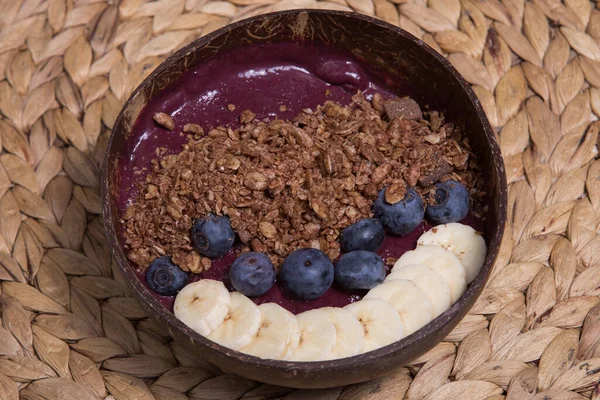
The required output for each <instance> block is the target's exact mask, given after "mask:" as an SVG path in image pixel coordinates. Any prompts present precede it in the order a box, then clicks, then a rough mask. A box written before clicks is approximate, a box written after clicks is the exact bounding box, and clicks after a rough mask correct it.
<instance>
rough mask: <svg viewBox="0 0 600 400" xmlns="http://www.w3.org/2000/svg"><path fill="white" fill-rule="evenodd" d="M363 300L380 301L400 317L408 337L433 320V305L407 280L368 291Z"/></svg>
mask: <svg viewBox="0 0 600 400" xmlns="http://www.w3.org/2000/svg"><path fill="white" fill-rule="evenodd" d="M364 299H381V300H383V301H385V302H387V303H389V304H390V305H391V306H392V307H393V308H394V309H395V310H396V312H397V313H398V314H399V315H400V319H401V320H402V323H403V325H404V334H405V335H407V336H408V335H410V334H411V333H413V332H415V331H417V330H418V329H420V328H421V327H423V326H424V325H426V324H428V323H429V322H430V321H431V320H432V319H433V318H434V307H433V304H431V302H430V301H429V299H428V298H427V295H426V294H425V292H423V291H422V290H421V289H419V288H418V287H417V286H416V285H415V284H414V283H412V282H411V281H409V280H407V279H397V280H391V281H388V280H387V279H386V281H385V282H383V283H382V284H381V285H379V286H377V287H374V288H373V289H371V290H369V293H367V294H366V296H365V297H364Z"/></svg>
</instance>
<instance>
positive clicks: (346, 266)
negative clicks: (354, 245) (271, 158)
mask: <svg viewBox="0 0 600 400" xmlns="http://www.w3.org/2000/svg"><path fill="white" fill-rule="evenodd" d="M384 279H385V265H384V264H383V260H382V259H381V257H379V256H378V255H377V254H375V253H373V252H371V251H365V250H355V251H351V252H350V253H346V254H344V255H342V256H341V257H340V258H339V260H338V261H337V262H336V263H335V281H336V282H337V283H338V285H340V286H341V287H343V288H344V289H346V290H367V289H372V288H374V287H375V286H377V285H379V284H380V283H381V282H383V280H384Z"/></svg>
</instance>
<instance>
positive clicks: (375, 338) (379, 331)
mask: <svg viewBox="0 0 600 400" xmlns="http://www.w3.org/2000/svg"><path fill="white" fill-rule="evenodd" d="M382 285H383V284H382ZM379 286H381V285H379ZM379 286H378V287H379ZM344 308H345V309H347V310H348V311H350V312H351V313H352V314H354V316H356V318H357V319H358V321H359V322H360V323H361V324H362V326H363V330H364V335H365V338H364V344H363V349H362V352H363V353H366V352H367V351H371V350H375V349H378V348H380V347H383V346H387V345H388V344H390V343H394V342H395V341H397V340H400V339H402V338H403V337H404V335H405V329H404V325H403V324H402V319H401V318H400V315H398V313H397V312H396V310H395V309H394V307H392V306H391V305H390V304H389V303H387V302H385V301H383V300H381V299H376V298H371V299H367V298H363V299H362V300H360V301H357V302H356V303H350V304H348V305H347V306H346V307H344Z"/></svg>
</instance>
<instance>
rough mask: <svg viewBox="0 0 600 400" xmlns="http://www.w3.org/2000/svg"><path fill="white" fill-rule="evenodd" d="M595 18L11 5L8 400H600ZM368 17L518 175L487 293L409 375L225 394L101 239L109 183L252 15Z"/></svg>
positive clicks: (436, 1)
mask: <svg viewBox="0 0 600 400" xmlns="http://www.w3.org/2000/svg"><path fill="white" fill-rule="evenodd" d="M596 6H597V5H596V4H594V3H593V2H589V1H587V0H564V1H560V0H533V1H525V0H428V1H426V0H329V1H321V2H318V1H315V0H284V1H277V0H230V1H208V0H159V1H147V0H121V1H118V0H108V1H106V0H0V113H1V116H0V149H1V154H0V282H1V289H0V292H1V296H0V299H1V324H0V399H2V400H5V399H8V400H13V399H17V398H19V397H20V398H24V399H59V398H60V399H76V400H87V399H117V400H121V399H127V400H134V399H135V400H146V399H158V400H163V399H173V400H179V399H182V400H183V399H186V398H189V399H231V400H234V399H253V400H257V399H280V398H285V399H296V400H298V399H328V400H329V399H330V400H338V399H339V400H342V399H344V400H349V399H370V400H382V399H402V398H406V399H422V398H425V399H460V400H464V399H487V400H492V399H493V400H500V399H511V400H515V399H517V400H522V399H525V400H527V399H536V400H537V399H540V400H541V399H548V400H558V399H584V398H585V399H588V398H592V399H600V384H599V382H600V234H599V232H600V231H599V221H600V160H599V159H598V151H597V141H598V131H599V128H600V123H599V122H597V121H596V120H597V115H600V10H598V9H596ZM302 7H311V8H331V9H338V10H355V11H358V12H361V13H365V14H369V15H375V16H377V17H380V18H382V19H384V20H386V21H388V22H390V23H392V24H396V25H399V26H401V27H402V28H404V29H406V30H408V31H410V32H411V33H413V34H414V35H416V36H418V37H419V38H422V39H423V40H424V41H425V42H427V43H428V44H429V45H431V46H432V47H433V48H435V49H436V50H437V51H439V52H441V53H443V54H444V55H445V56H447V57H448V59H449V60H450V61H451V62H452V64H454V66H456V68H457V69H458V70H459V71H460V72H461V73H462V74H463V75H464V76H465V78H466V79H467V80H468V81H469V82H470V83H471V84H472V85H473V89H474V90H475V92H476V93H477V95H478V96H479V99H480V100H481V102H482V104H483V106H484V108H485V111H486V113H487V115H488V118H489V120H490V122H491V124H492V125H493V126H494V127H495V128H496V131H497V132H498V136H499V140H500V144H501V147H502V153H503V154H504V157H505V160H506V167H507V168H506V169H507V172H508V181H509V184H510V191H509V207H508V210H509V217H508V218H509V225H508V228H507V231H506V233H505V240H504V242H503V245H502V248H501V251H500V255H499V257H498V261H497V263H496V265H495V267H494V270H493V273H492V276H491V278H490V280H489V283H488V285H487V288H486V289H485V291H484V293H483V294H482V296H481V298H480V299H479V301H478V302H477V304H476V305H475V306H474V308H473V309H472V310H471V312H470V314H469V315H468V316H467V317H466V318H465V319H464V320H463V321H462V322H461V323H460V324H459V325H458V327H457V328H456V329H455V330H454V331H453V332H452V333H451V334H450V335H449V336H448V337H447V338H446V339H445V341H444V342H442V343H440V344H439V345H438V346H436V347H435V348H434V349H433V350H431V351H430V352H429V353H427V354H425V355H424V356H422V357H421V358H419V359H418V360H415V362H414V364H413V365H410V366H407V367H406V368H404V369H402V370H401V371H400V372H399V373H397V374H395V375H393V376H390V377H386V378H382V379H379V380H376V381H372V382H368V383H364V384H358V385H352V386H347V387H344V388H336V389H328V390H316V391H309V390H292V389H286V388H281V387H275V386H271V385H264V384H259V383H256V382H251V381H247V380H243V379H239V378H236V377H232V376H228V375H223V374H221V373H220V372H219V371H217V370H215V369H214V368H212V367H211V366H209V365H206V364H204V363H202V362H200V361H198V360H196V359H193V358H191V357H189V356H188V355H187V353H186V351H185V350H184V348H183V347H181V346H180V345H179V344H178V343H176V342H173V341H172V340H171V339H170V338H169V337H168V335H167V334H165V332H164V331H163V330H162V329H161V327H160V326H157V325H156V324H155V323H153V322H152V321H151V320H149V319H148V318H147V316H146V315H145V314H144V313H143V312H142V311H141V309H140V307H139V306H138V305H137V303H136V301H135V300H134V299H133V298H132V297H131V294H130V293H129V292H128V291H127V289H126V288H125V286H124V284H123V282H122V278H121V277H120V276H118V275H117V274H116V273H115V267H114V264H112V262H111V258H110V255H109V249H108V245H107V242H106V239H105V237H104V233H103V225H102V220H101V202H100V197H99V189H98V187H99V165H100V162H101V160H102V158H103V156H104V152H105V148H106V144H107V139H108V137H109V134H110V129H111V128H112V126H113V123H114V121H115V117H116V116H117V113H118V112H119V110H120V108H121V106H122V105H123V103H124V101H125V100H126V99H127V97H128V96H129V94H130V93H131V92H132V90H133V89H134V88H135V87H136V86H137V85H138V84H139V83H140V82H141V80H142V79H143V78H144V77H145V76H146V75H147V74H148V73H150V71H152V69H154V68H155V67H156V66H157V65H158V64H159V63H160V62H161V61H162V60H163V59H164V58H165V57H166V56H168V55H169V54H170V53H172V52H173V51H174V50H176V49H178V48H180V47H181V46H183V45H184V44H186V43H188V42H190V41H191V40H193V39H195V38H197V37H199V36H202V35H204V34H206V33H208V32H210V31H213V30H215V29H217V28H220V27H222V26H224V25H225V24H227V23H229V22H231V21H234V20H238V19H241V18H244V17H249V16H252V15H256V14H260V13H264V12H268V11H275V10H284V9H290V8H302Z"/></svg>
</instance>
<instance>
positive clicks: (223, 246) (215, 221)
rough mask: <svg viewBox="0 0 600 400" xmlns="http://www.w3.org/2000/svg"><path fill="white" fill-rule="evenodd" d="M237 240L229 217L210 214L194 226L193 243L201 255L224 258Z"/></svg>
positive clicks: (195, 222) (197, 221)
mask: <svg viewBox="0 0 600 400" xmlns="http://www.w3.org/2000/svg"><path fill="white" fill-rule="evenodd" d="M234 239H235V232H234V231H233V229H231V225H230V224H229V218H228V217H222V216H221V217H217V216H216V215H213V214H208V215H207V216H206V217H204V218H201V219H197V220H196V221H194V225H193V226H192V242H193V243H194V246H195V247H196V249H197V250H198V251H199V252H200V254H202V255H204V256H206V257H209V258H212V259H215V258H219V257H222V256H224V255H225V254H226V253H227V252H228V251H229V249H231V246H233V241H234Z"/></svg>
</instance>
